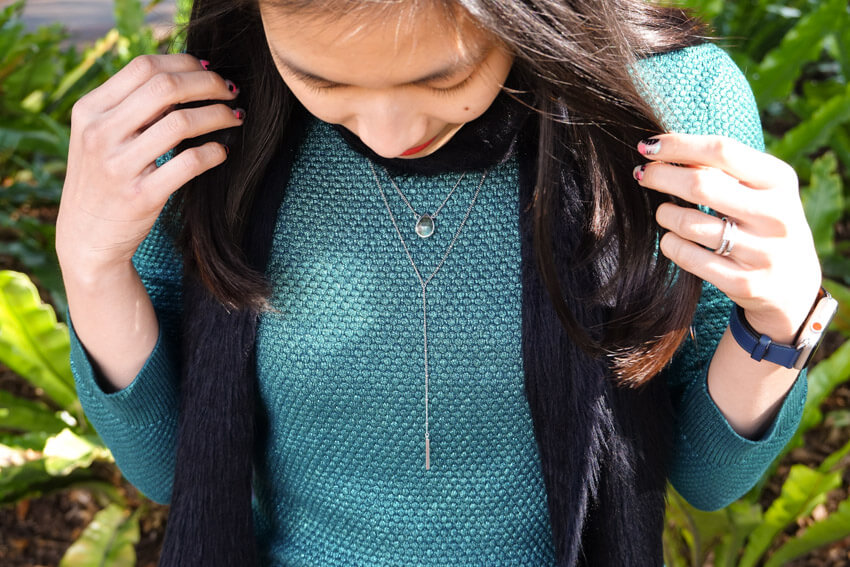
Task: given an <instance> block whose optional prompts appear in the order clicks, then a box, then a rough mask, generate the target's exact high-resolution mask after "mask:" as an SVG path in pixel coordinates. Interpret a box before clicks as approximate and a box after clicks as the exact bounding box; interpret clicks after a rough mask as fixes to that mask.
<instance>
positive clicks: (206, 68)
mask: <svg viewBox="0 0 850 567" xmlns="http://www.w3.org/2000/svg"><path fill="white" fill-rule="evenodd" d="M200 62H201V67H203V68H204V71H209V70H210V62H209V61H207V60H206V59H200Z"/></svg>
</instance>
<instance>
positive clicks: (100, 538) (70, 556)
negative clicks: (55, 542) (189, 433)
mask: <svg viewBox="0 0 850 567" xmlns="http://www.w3.org/2000/svg"><path fill="white" fill-rule="evenodd" d="M138 541H139V518H138V515H137V514H129V511H128V510H127V509H126V508H123V507H121V506H119V505H118V504H110V505H109V506H107V507H106V508H104V509H103V510H101V511H100V512H98V513H97V514H95V516H94V518H93V519H92V521H91V523H90V524H89V525H88V526H87V527H86V529H85V530H83V533H82V534H81V535H80V537H79V539H77V541H75V542H74V543H72V544H71V547H69V548H68V551H67V552H65V555H64V556H63V557H62V560H61V561H60V562H59V567H104V566H107V565H108V566H109V567H134V566H135V565H136V550H135V548H134V547H133V546H134V545H135V544H136V543H138Z"/></svg>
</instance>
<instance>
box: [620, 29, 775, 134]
mask: <svg viewBox="0 0 850 567" xmlns="http://www.w3.org/2000/svg"><path fill="white" fill-rule="evenodd" d="M635 71H636V72H635V78H636V80H637V82H638V88H639V90H640V91H641V92H642V93H643V94H644V96H645V97H646V98H647V100H649V101H650V103H651V104H652V105H653V106H654V107H655V108H656V110H657V111H658V112H659V114H660V116H661V118H662V120H663V122H664V123H665V125H666V126H667V127H668V129H670V130H671V131H677V132H686V133H690V134H719V135H724V136H730V137H733V138H736V139H738V140H739V141H741V142H743V143H745V144H748V145H750V146H752V147H754V148H757V149H760V150H761V149H764V139H763V137H762V130H761V122H760V120H759V114H758V108H757V107H756V103H755V98H754V97H753V93H752V90H751V88H750V85H749V83H748V82H747V79H746V77H745V76H744V74H743V73H742V72H741V70H740V69H739V68H738V66H737V65H736V64H735V62H734V61H733V60H732V58H731V57H729V55H728V54H727V53H726V52H725V51H723V49H721V48H720V47H718V46H716V45H714V44H712V43H703V44H700V45H694V46H691V47H686V48H683V49H678V50H675V51H671V52H669V53H663V54H659V55H653V56H651V57H647V58H645V59H641V60H640V61H638V63H637V67H636V69H635Z"/></svg>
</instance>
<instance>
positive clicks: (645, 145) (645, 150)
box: [638, 138, 661, 156]
mask: <svg viewBox="0 0 850 567" xmlns="http://www.w3.org/2000/svg"><path fill="white" fill-rule="evenodd" d="M638 151H639V152H640V153H642V154H643V155H645V156H654V155H657V154H658V152H660V151H661V140H659V139H658V138H649V139H648V140H641V141H640V142H639V143H638Z"/></svg>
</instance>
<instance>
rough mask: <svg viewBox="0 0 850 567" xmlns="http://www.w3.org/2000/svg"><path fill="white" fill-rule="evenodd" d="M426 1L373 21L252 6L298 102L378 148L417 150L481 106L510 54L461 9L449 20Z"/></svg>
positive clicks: (429, 146) (398, 153)
mask: <svg viewBox="0 0 850 567" xmlns="http://www.w3.org/2000/svg"><path fill="white" fill-rule="evenodd" d="M433 4H437V3H432V4H431V6H432V7H430V8H422V9H420V10H419V11H418V12H417V13H416V14H415V15H414V16H411V15H408V14H406V13H403V12H402V11H401V10H399V11H398V14H396V13H395V11H389V12H388V13H389V14H391V17H383V18H376V20H378V21H374V22H373V21H370V20H368V19H365V18H364V17H363V16H362V15H356V16H355V15H342V16H340V15H338V14H334V15H329V16H328V17H323V16H315V15H313V14H310V15H307V16H299V15H296V14H291V13H287V12H286V11H284V10H281V9H276V8H274V7H273V6H268V5H266V3H264V2H260V13H261V15H262V19H263V27H264V29H265V33H266V38H267V39H268V43H269V48H270V49H271V54H272V58H273V59H274V61H275V65H276V66H277V68H278V71H279V72H280V75H281V77H283V80H284V81H285V82H286V84H287V85H288V86H289V88H290V89H291V90H292V92H293V94H295V96H296V97H297V98H298V100H299V101H301V103H302V104H303V105H304V106H305V107H306V108H307V110H309V111H310V112H311V113H312V114H313V115H314V116H316V117H317V118H319V119H321V120H324V121H325V122H330V123H332V124H340V125H342V126H344V127H345V128H347V129H349V130H350V131H351V132H353V133H354V134H356V135H357V136H358V137H359V138H360V139H361V140H362V141H363V143H365V144H366V145H367V146H369V147H370V148H371V149H372V150H373V151H374V152H375V153H377V154H378V155H380V156H383V157H387V158H398V157H403V158H418V157H423V156H426V155H428V154H430V153H432V152H434V151H436V150H437V149H439V148H440V147H441V146H442V145H443V144H445V143H446V142H447V141H448V140H449V139H450V138H451V137H452V136H453V135H454V134H455V132H457V131H458V130H459V129H460V128H461V126H463V125H464V124H465V123H466V122H469V121H470V120H473V119H475V118H477V117H478V116H480V115H481V114H482V113H483V112H484V111H485V110H486V109H487V108H488V107H489V106H490V104H491V103H492V102H493V99H495V98H496V95H497V94H499V91H500V88H501V86H502V83H503V82H504V80H505V78H506V77H507V75H508V72H509V71H510V67H511V63H512V61H513V58H512V57H511V55H510V54H509V53H508V52H507V51H505V50H504V49H503V48H502V47H501V46H500V45H499V44H498V42H497V41H495V40H494V38H492V37H490V36H488V35H486V34H484V33H483V32H481V31H480V30H478V29H476V28H475V26H474V25H473V23H472V22H471V21H470V20H469V18H468V17H467V16H465V15H459V16H458V18H457V19H456V20H451V19H449V18H447V17H446V15H445V14H444V13H442V12H441V11H440V10H439V9H438V8H435V7H433ZM378 13H379V14H383V13H385V12H384V11H383V10H381V11H379V12H378Z"/></svg>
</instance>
